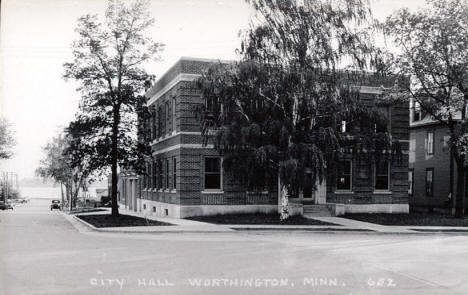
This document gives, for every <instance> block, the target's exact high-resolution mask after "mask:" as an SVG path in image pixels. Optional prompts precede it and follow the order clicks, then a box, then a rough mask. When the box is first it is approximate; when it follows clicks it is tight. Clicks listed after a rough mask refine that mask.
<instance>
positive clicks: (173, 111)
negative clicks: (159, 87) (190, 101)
mask: <svg viewBox="0 0 468 295" xmlns="http://www.w3.org/2000/svg"><path fill="white" fill-rule="evenodd" d="M175 130H176V99H175V97H174V98H173V99H172V131H175Z"/></svg>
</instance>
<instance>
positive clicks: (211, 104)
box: [205, 96, 219, 113]
mask: <svg viewBox="0 0 468 295" xmlns="http://www.w3.org/2000/svg"><path fill="white" fill-rule="evenodd" d="M218 105H219V99H218V98H217V97H215V96H206V97H205V109H206V111H207V112H210V113H212V112H214V111H215V110H216V109H217V107H218Z"/></svg>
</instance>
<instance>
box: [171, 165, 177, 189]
mask: <svg viewBox="0 0 468 295" xmlns="http://www.w3.org/2000/svg"><path fill="white" fill-rule="evenodd" d="M172 188H173V189H176V188H177V160H176V158H172Z"/></svg>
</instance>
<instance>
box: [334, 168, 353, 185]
mask: <svg viewBox="0 0 468 295" xmlns="http://www.w3.org/2000/svg"><path fill="white" fill-rule="evenodd" d="M351 188H352V162H351V161H343V162H341V163H338V165H337V170H336V189H337V190H345V191H350V190H351Z"/></svg>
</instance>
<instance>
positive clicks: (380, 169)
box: [374, 161, 390, 191]
mask: <svg viewBox="0 0 468 295" xmlns="http://www.w3.org/2000/svg"><path fill="white" fill-rule="evenodd" d="M374 189H375V190H386V191H388V190H390V165H389V163H388V161H378V162H377V163H375V173H374Z"/></svg>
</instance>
